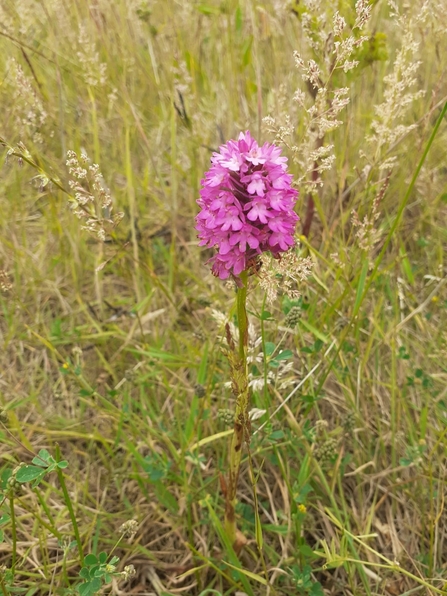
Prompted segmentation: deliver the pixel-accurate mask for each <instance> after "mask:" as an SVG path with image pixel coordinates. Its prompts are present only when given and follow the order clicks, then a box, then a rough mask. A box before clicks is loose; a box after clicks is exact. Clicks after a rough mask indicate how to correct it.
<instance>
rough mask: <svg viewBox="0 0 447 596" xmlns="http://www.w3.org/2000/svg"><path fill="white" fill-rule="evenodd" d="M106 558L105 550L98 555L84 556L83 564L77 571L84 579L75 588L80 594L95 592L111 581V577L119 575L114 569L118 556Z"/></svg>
mask: <svg viewBox="0 0 447 596" xmlns="http://www.w3.org/2000/svg"><path fill="white" fill-rule="evenodd" d="M108 558H109V557H108V555H107V553H106V552H101V553H99V555H98V556H96V555H92V554H90V555H87V556H86V557H85V559H84V566H83V567H82V569H81V571H80V572H79V577H80V578H82V579H83V580H85V581H83V582H82V583H81V584H79V585H78V588H77V589H78V592H79V594H80V596H93V594H97V593H98V592H99V591H100V590H101V588H102V586H103V585H106V584H110V583H111V581H112V577H114V576H118V575H119V573H117V571H116V564H117V563H118V562H119V557H116V556H113V557H111V559H110V561H109V562H107V559H108Z"/></svg>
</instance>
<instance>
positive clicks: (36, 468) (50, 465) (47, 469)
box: [15, 449, 68, 488]
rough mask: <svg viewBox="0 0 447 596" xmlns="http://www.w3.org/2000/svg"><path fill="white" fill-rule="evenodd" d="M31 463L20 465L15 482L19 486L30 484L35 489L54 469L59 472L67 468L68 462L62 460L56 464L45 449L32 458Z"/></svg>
mask: <svg viewBox="0 0 447 596" xmlns="http://www.w3.org/2000/svg"><path fill="white" fill-rule="evenodd" d="M32 463H33V464H34V465H30V464H22V465H21V467H20V468H19V469H18V470H17V473H16V474H15V477H16V480H17V482H20V483H21V484H23V483H25V482H32V483H33V484H32V487H33V488H36V487H37V486H39V484H40V482H42V480H43V479H44V478H45V476H46V475H47V474H50V473H51V472H53V471H54V470H56V468H59V469H60V470H63V469H65V468H66V467H67V466H68V462H67V461H65V460H63V461H59V462H56V461H55V459H54V458H53V457H52V456H51V455H50V454H49V452H48V451H47V450H46V449H41V450H40V451H39V453H38V455H37V456H36V457H33V459H32Z"/></svg>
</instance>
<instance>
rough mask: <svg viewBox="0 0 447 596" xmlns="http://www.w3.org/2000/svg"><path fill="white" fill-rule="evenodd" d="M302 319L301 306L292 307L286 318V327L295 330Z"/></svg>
mask: <svg viewBox="0 0 447 596" xmlns="http://www.w3.org/2000/svg"><path fill="white" fill-rule="evenodd" d="M300 318H301V308H300V307H299V306H292V308H291V309H290V310H289V312H288V313H287V316H286V327H288V328H289V329H293V328H294V327H296V325H297V324H298V321H299V320H300Z"/></svg>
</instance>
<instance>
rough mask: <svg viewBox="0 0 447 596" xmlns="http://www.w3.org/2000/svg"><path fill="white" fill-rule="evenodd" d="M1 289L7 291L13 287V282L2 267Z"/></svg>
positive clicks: (0, 273) (0, 271) (0, 275)
mask: <svg viewBox="0 0 447 596" xmlns="http://www.w3.org/2000/svg"><path fill="white" fill-rule="evenodd" d="M0 289H1V290H2V292H5V293H6V292H9V291H10V290H11V289H12V283H11V282H10V281H9V276H8V274H7V272H6V271H5V270H4V269H0Z"/></svg>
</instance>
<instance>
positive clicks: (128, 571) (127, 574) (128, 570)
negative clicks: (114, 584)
mask: <svg viewBox="0 0 447 596" xmlns="http://www.w3.org/2000/svg"><path fill="white" fill-rule="evenodd" d="M136 574H137V572H136V569H135V567H134V566H133V565H126V566H125V567H124V569H123V571H122V572H121V577H122V579H123V580H124V581H127V580H128V579H130V578H131V577H134V576H135V575H136Z"/></svg>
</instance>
